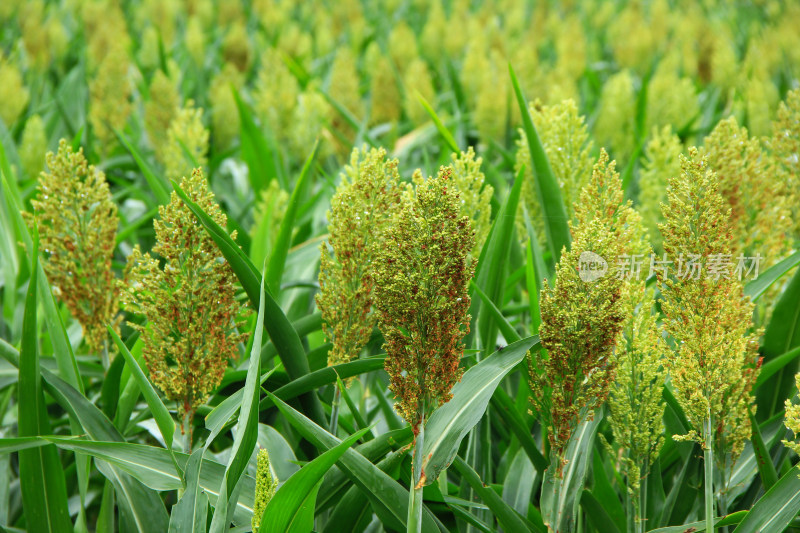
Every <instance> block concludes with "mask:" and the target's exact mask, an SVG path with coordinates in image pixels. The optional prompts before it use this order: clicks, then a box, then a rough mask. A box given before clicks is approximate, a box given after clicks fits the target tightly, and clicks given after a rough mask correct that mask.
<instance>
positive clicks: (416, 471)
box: [406, 405, 425, 533]
mask: <svg viewBox="0 0 800 533" xmlns="http://www.w3.org/2000/svg"><path fill="white" fill-rule="evenodd" d="M424 443H425V407H424V405H423V408H422V416H421V418H420V423H419V433H417V438H416V439H414V459H413V461H412V463H411V486H410V487H409V491H408V520H407V524H406V527H407V528H408V533H420V532H421V531H422V487H417V485H419V481H420V478H421V477H422V447H423V445H424Z"/></svg>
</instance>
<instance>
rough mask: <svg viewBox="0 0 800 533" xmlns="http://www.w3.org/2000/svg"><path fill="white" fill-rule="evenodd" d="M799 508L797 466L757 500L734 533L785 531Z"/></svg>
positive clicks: (799, 495)
mask: <svg viewBox="0 0 800 533" xmlns="http://www.w3.org/2000/svg"><path fill="white" fill-rule="evenodd" d="M799 509H800V468H798V467H796V466H795V467H794V468H791V469H789V471H788V472H786V474H784V475H783V477H782V478H781V479H780V481H778V483H776V484H775V485H773V486H772V488H771V489H769V490H768V491H767V493H766V494H764V496H763V497H762V498H761V499H760V500H758V501H757V502H756V504H755V505H754V506H753V508H752V509H750V511H749V512H748V513H747V514H746V515H745V516H744V518H743V519H742V521H741V523H740V524H739V527H737V528H736V529H735V530H734V532H733V533H768V532H773V531H774V532H776V533H777V532H779V531H783V530H784V529H786V527H787V526H788V525H789V524H790V523H791V521H792V520H793V519H794V517H795V516H797V511H798V510H799Z"/></svg>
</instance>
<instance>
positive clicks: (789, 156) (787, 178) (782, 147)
mask: <svg viewBox="0 0 800 533" xmlns="http://www.w3.org/2000/svg"><path fill="white" fill-rule="evenodd" d="M769 148H770V150H771V152H772V156H773V165H774V168H773V169H771V170H773V171H774V172H775V173H777V174H778V176H779V180H780V181H782V182H785V183H786V185H787V187H788V194H789V195H790V199H791V200H790V202H789V205H793V206H794V208H793V213H792V214H793V219H792V220H793V221H794V232H795V237H797V235H798V234H800V209H798V207H797V206H798V198H800V158H798V155H797V154H800V89H795V90H793V91H789V93H788V94H787V95H786V100H785V101H784V102H781V104H780V106H779V107H778V114H777V117H776V119H775V121H774V122H773V124H772V137H770V138H769Z"/></svg>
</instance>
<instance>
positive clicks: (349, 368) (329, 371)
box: [259, 356, 386, 410]
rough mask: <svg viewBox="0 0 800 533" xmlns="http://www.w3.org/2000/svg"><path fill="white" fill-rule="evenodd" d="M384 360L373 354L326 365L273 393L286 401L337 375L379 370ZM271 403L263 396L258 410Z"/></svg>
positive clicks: (346, 375)
mask: <svg viewBox="0 0 800 533" xmlns="http://www.w3.org/2000/svg"><path fill="white" fill-rule="evenodd" d="M385 361H386V357H385V356H374V357H365V358H363V359H355V360H353V361H350V362H349V363H341V364H338V365H335V366H326V367H325V368H321V369H319V370H315V371H314V372H311V373H309V374H306V375H305V376H303V377H301V378H299V379H295V380H293V381H290V382H289V383H287V384H286V385H284V386H283V387H281V388H279V389H278V390H276V391H274V392H273V394H275V396H277V397H278V398H280V399H281V400H284V401H288V400H291V399H292V398H296V397H297V396H299V395H301V394H303V393H306V392H308V391H314V390H317V389H319V388H320V387H322V386H323V385H329V384H331V383H335V382H336V376H337V375H338V376H340V377H342V378H344V379H347V378H350V377H353V376H357V375H359V374H364V373H366V372H374V371H376V370H381V369H382V368H383V367H384V363H385ZM272 405H273V403H272V399H271V398H264V399H263V400H261V405H260V406H259V410H264V409H267V408H269V407H271V406H272Z"/></svg>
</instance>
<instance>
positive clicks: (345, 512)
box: [270, 452, 405, 533]
mask: <svg viewBox="0 0 800 533" xmlns="http://www.w3.org/2000/svg"><path fill="white" fill-rule="evenodd" d="M270 456H271V455H270ZM404 456H405V453H403V452H393V453H390V454H389V455H387V456H386V457H385V458H384V459H383V460H381V461H380V462H379V463H378V464H377V465H375V466H377V467H378V468H379V469H380V470H381V471H382V472H387V473H388V472H391V471H393V470H395V469H396V468H398V467H399V466H400V464H401V463H402V461H403V458H404ZM334 501H335V504H336V507H334V509H333V513H331V515H330V519H329V520H328V523H327V524H326V526H325V529H324V530H323V533H342V532H343V531H352V532H353V533H356V532H358V533H361V532H363V531H364V529H365V528H366V526H367V524H368V523H369V521H370V520H371V518H372V510H371V508H370V506H369V500H368V499H367V497H366V496H365V495H364V493H363V492H362V491H361V489H360V488H359V487H358V486H357V485H353V486H351V487H350V488H349V489H348V490H347V492H345V494H344V496H342V497H338V498H336V500H334ZM359 525H361V527H360V528H359Z"/></svg>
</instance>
